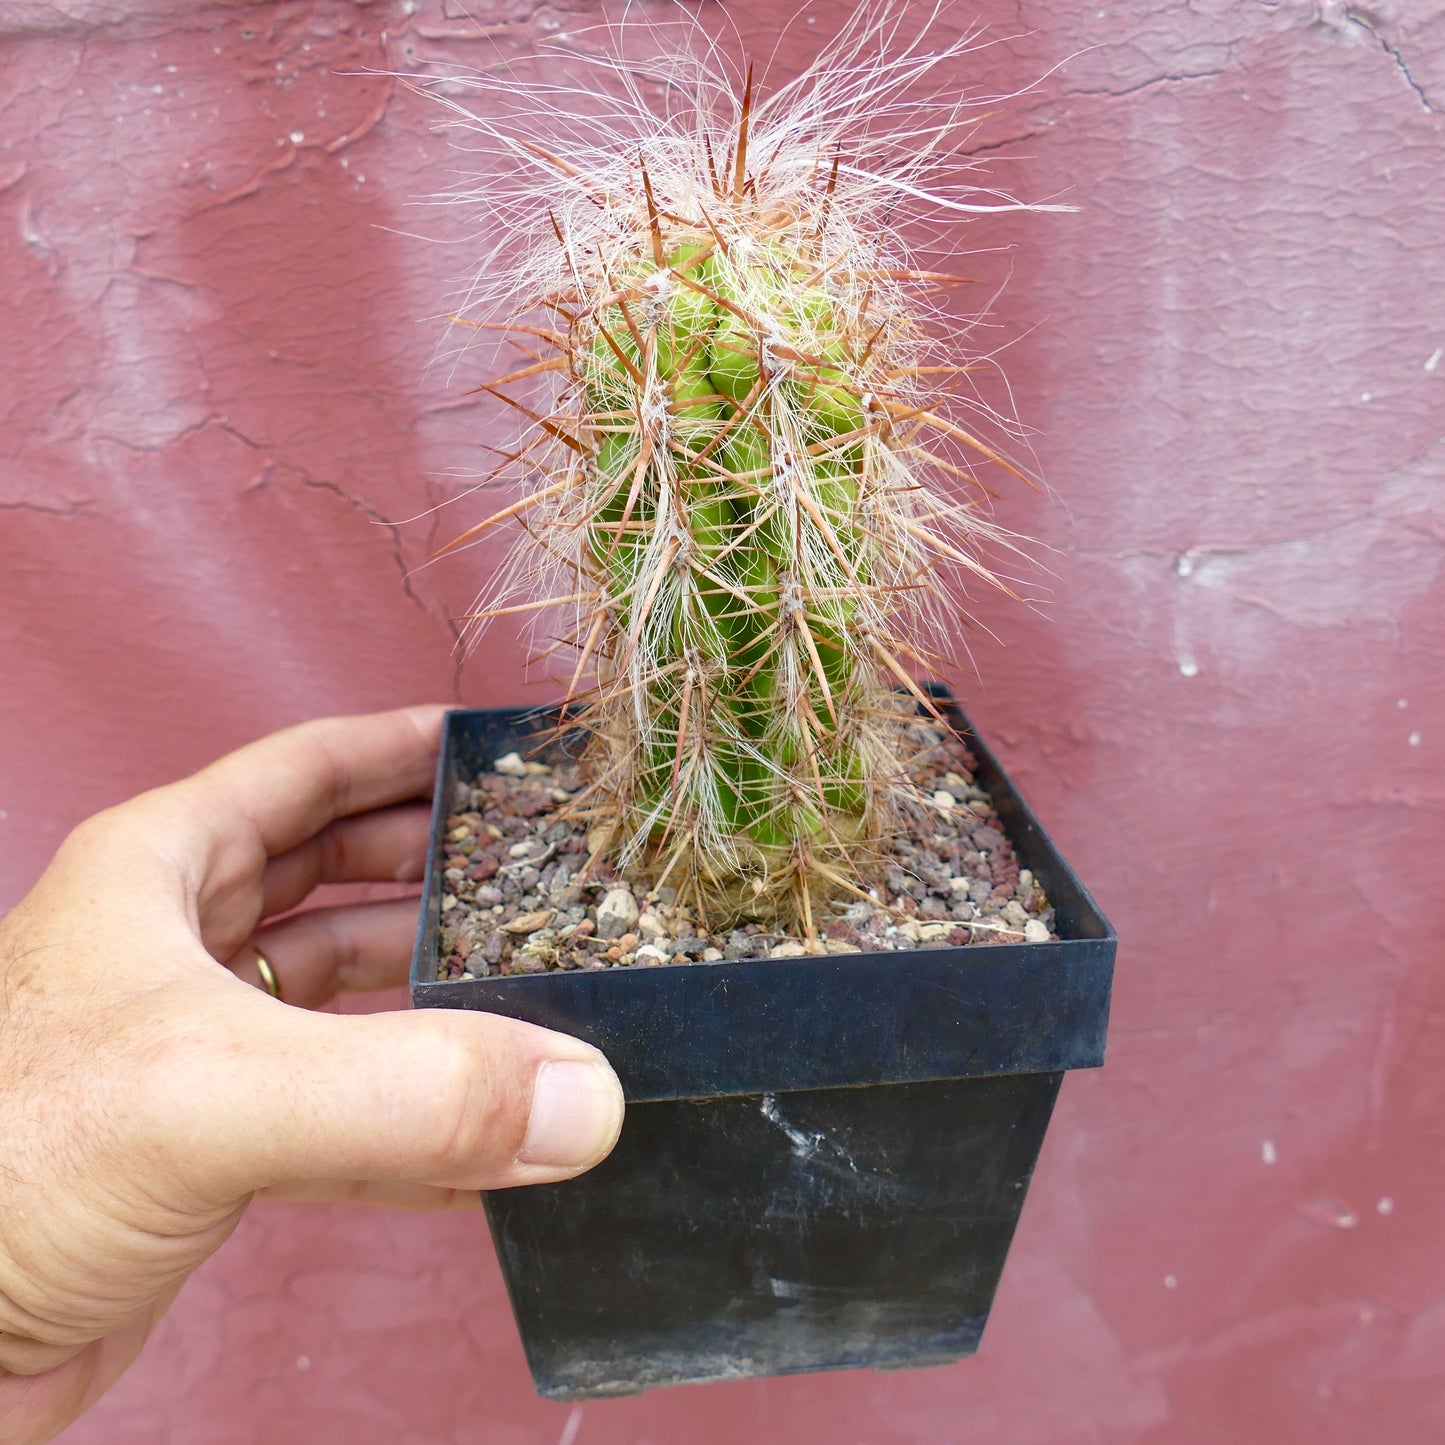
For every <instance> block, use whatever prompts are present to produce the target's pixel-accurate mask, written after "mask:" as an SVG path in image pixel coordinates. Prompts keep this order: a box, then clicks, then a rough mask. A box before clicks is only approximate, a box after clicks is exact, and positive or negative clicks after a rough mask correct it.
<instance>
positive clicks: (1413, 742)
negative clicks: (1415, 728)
mask: <svg viewBox="0 0 1445 1445" xmlns="http://www.w3.org/2000/svg"><path fill="white" fill-rule="evenodd" d="M1405 741H1406V742H1407V743H1409V744H1410V746H1411V747H1412V748H1418V747H1419V746H1420V734H1419V733H1411V734H1410V736H1409V737H1408V738H1406V739H1405Z"/></svg>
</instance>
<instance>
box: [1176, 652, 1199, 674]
mask: <svg viewBox="0 0 1445 1445" xmlns="http://www.w3.org/2000/svg"><path fill="white" fill-rule="evenodd" d="M1179 672H1180V675H1181V676H1183V677H1198V676H1199V664H1198V663H1197V662H1195V660H1194V659H1193V658H1192V657H1181V658H1180V659H1179Z"/></svg>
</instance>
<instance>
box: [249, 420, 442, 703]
mask: <svg viewBox="0 0 1445 1445" xmlns="http://www.w3.org/2000/svg"><path fill="white" fill-rule="evenodd" d="M241 439H242V440H245V438H241ZM289 470H291V471H293V472H294V473H295V474H296V476H297V477H298V478H299V479H300V481H301V484H302V485H303V486H306V487H310V488H312V489H313V490H315V491H320V492H328V493H330V494H331V495H332V496H334V497H337V498H339V499H340V500H341V501H343V502H345V503H346V504H347V505H348V506H349V507H352V508H354V509H355V510H356V511H358V512H360V513H361V514H362V516H364V517H365V518H366V519H367V520H368V521H369V522H371V523H372V524H373V525H375V526H377V527H382V528H384V529H385V531H386V533H387V535H388V537H389V538H390V541H391V554H392V560H393V561H394V562H395V563H396V568H397V571H398V572H399V573H400V574H401V589H402V591H403V592H405V593H406V595H407V597H408V598H410V599H411V601H412V603H413V604H414V605H415V606H416V607H417V608H418V609H419V610H420V611H421V612H422V613H423V614H424V615H425V616H427V617H429V618H434V619H436V620H437V621H439V622H441V624H442V626H443V627H445V628H446V630H447V632H448V633H450V635H451V639H452V699H453V701H455V702H460V701H461V686H462V670H463V669H464V667H465V666H466V654H465V651H464V650H463V648H462V634H461V629H460V628H459V627H458V626H457V623H456V620H455V619H454V618H453V617H452V616H451V614H450V613H448V612H446V611H445V610H437V609H435V608H432V607H429V606H428V605H427V603H426V602H425V601H424V600H423V598H422V597H421V595H420V594H419V593H418V592H417V591H416V589H415V588H414V587H413V586H412V585H411V572H412V569H411V568H410V567H409V566H408V565H407V561H406V555H405V553H404V552H403V550H402V541H401V528H400V527H399V526H398V525H397V524H396V523H395V522H392V521H389V520H388V519H387V518H386V517H385V516H384V515H383V514H382V513H381V512H379V511H377V509H376V508H375V507H373V506H372V505H371V503H370V502H368V501H367V500H366V499H365V498H364V497H358V496H357V495H356V494H355V493H353V492H349V491H347V490H346V488H345V487H343V486H341V485H340V483H338V482H331V481H327V480H326V479H325V478H323V477H313V476H311V475H310V473H308V472H306V471H304V470H303V469H302V468H300V467H295V466H292V467H290V468H289Z"/></svg>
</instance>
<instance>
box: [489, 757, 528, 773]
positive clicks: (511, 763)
mask: <svg viewBox="0 0 1445 1445" xmlns="http://www.w3.org/2000/svg"><path fill="white" fill-rule="evenodd" d="M492 767H493V768H494V769H495V770H496V771H497V772H499V773H501V774H502V775H503V776H504V777H508V778H525V777H526V776H527V765H526V763H524V762H523V761H522V758H521V754H520V753H507V754H506V755H505V756H504V757H500V758H498V759H497V761H496V762H494V763H493V764H492Z"/></svg>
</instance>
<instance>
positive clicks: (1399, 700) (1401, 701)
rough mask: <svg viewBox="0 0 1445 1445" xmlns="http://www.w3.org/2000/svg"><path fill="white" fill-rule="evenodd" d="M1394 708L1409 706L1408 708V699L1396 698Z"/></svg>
mask: <svg viewBox="0 0 1445 1445" xmlns="http://www.w3.org/2000/svg"><path fill="white" fill-rule="evenodd" d="M1395 706H1396V707H1409V706H1410V699H1409V698H1407V697H1397V698H1396V699H1395Z"/></svg>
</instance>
